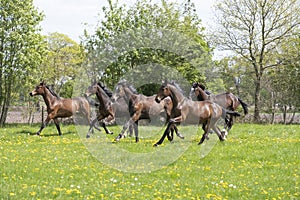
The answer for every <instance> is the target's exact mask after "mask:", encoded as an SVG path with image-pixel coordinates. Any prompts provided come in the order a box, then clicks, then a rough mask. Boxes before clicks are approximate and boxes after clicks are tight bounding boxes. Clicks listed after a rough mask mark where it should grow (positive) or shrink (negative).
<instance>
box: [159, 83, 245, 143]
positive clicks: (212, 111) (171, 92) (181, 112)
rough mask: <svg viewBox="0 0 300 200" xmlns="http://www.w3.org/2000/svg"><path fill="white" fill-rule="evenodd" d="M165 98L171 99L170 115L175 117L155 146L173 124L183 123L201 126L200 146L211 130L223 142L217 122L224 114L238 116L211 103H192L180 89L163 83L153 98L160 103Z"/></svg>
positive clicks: (223, 138)
mask: <svg viewBox="0 0 300 200" xmlns="http://www.w3.org/2000/svg"><path fill="white" fill-rule="evenodd" d="M166 97H170V98H171V99H172V102H173V110H172V114H174V115H173V116H176V115H177V116H176V117H174V118H172V119H170V121H169V123H168V126H167V129H166V131H165V132H164V134H163V136H162V138H161V139H160V140H159V141H158V142H157V143H156V144H155V146H157V145H160V144H161V143H162V142H163V140H164V139H165V137H166V136H167V134H168V133H169V132H170V128H171V126H172V124H173V123H177V122H184V121H185V122H188V123H193V124H202V125H203V126H202V128H203V129H204V133H203V135H202V138H201V140H200V142H199V143H198V144H202V143H203V142H204V140H205V138H207V137H208V133H209V130H210V129H213V130H214V131H215V132H216V134H217V135H218V137H219V139H220V140H221V141H223V140H225V137H224V135H223V133H221V131H220V129H219V128H218V127H217V125H216V123H217V121H218V120H219V119H220V118H221V117H224V116H225V115H226V114H230V115H234V116H239V115H240V114H239V113H237V112H234V111H228V110H225V109H223V108H222V107H221V106H219V105H217V104H216V103H213V102H212V101H192V100H190V99H188V98H186V97H184V95H183V94H182V92H181V91H180V89H179V88H178V87H176V85H175V84H173V83H168V82H165V83H163V84H162V85H161V87H160V89H159V91H158V93H157V95H156V97H155V101H156V102H157V103H160V102H161V101H162V100H163V99H165V98H166ZM176 112H177V113H176Z"/></svg>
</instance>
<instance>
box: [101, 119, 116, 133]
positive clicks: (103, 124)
mask: <svg viewBox="0 0 300 200" xmlns="http://www.w3.org/2000/svg"><path fill="white" fill-rule="evenodd" d="M99 123H100V125H101V126H102V127H103V128H104V130H105V133H106V134H114V133H113V132H111V131H110V130H108V129H107V128H106V125H105V123H104V122H103V121H101V122H99Z"/></svg>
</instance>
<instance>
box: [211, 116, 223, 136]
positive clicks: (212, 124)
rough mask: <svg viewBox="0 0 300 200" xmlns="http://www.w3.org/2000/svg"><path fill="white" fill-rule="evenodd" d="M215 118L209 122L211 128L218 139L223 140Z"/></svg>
mask: <svg viewBox="0 0 300 200" xmlns="http://www.w3.org/2000/svg"><path fill="white" fill-rule="evenodd" d="M216 122H217V119H216V120H212V122H211V127H212V129H213V130H214V131H215V132H216V134H217V135H218V137H219V139H220V141H224V140H225V137H224V135H223V134H222V133H221V130H220V129H219V127H217V124H216Z"/></svg>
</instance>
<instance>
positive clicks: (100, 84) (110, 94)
mask: <svg viewBox="0 0 300 200" xmlns="http://www.w3.org/2000/svg"><path fill="white" fill-rule="evenodd" d="M98 85H99V87H100V88H102V90H103V91H104V92H105V94H106V95H107V96H108V97H110V98H111V97H112V95H113V93H112V91H110V90H109V89H108V88H107V87H106V86H105V85H104V84H103V83H101V82H98Z"/></svg>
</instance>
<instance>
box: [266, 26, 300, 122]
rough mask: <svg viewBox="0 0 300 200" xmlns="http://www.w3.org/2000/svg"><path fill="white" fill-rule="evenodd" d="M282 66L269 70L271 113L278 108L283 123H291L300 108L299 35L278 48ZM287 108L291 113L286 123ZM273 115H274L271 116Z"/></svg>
mask: <svg viewBox="0 0 300 200" xmlns="http://www.w3.org/2000/svg"><path fill="white" fill-rule="evenodd" d="M279 48H280V49H281V55H280V58H281V60H283V62H282V64H281V65H279V66H278V67H276V68H274V69H272V70H270V72H269V74H268V75H269V76H270V85H271V87H272V91H271V92H272V94H271V96H272V105H273V112H275V107H277V106H279V107H280V108H281V110H282V111H283V123H285V124H286V123H292V122H293V119H294V116H295V113H296V112H298V111H299V108H300V99H299V96H300V81H299V79H300V72H299V69H300V62H299V60H300V54H299V49H300V35H299V32H298V35H295V36H294V37H291V38H289V40H287V41H286V42H285V43H282V44H281V45H280V47H279ZM288 108H289V109H290V111H291V112H292V113H293V115H292V118H291V120H290V122H287V118H286V116H287V110H288ZM273 115H274V114H273Z"/></svg>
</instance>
